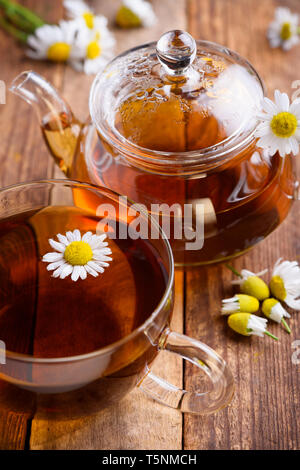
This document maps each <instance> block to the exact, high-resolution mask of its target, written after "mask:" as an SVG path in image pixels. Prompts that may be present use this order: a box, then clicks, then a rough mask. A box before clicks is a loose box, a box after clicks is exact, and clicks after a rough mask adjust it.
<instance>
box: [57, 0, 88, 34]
mask: <svg viewBox="0 0 300 470" xmlns="http://www.w3.org/2000/svg"><path fill="white" fill-rule="evenodd" d="M64 8H65V10H66V12H67V16H68V17H69V18H72V19H77V18H81V19H82V20H83V21H84V22H85V25H86V26H87V27H88V28H89V29H94V26H95V19H96V16H95V14H94V11H93V10H92V9H91V8H90V7H89V6H88V5H87V4H86V3H85V2H83V1H82V0H65V1H64Z"/></svg>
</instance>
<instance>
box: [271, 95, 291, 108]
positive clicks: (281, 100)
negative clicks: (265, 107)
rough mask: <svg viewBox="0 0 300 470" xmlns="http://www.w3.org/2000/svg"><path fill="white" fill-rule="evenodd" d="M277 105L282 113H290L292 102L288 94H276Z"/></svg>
mask: <svg viewBox="0 0 300 470" xmlns="http://www.w3.org/2000/svg"><path fill="white" fill-rule="evenodd" d="M274 98H275V103H276V105H277V106H278V108H279V109H280V110H281V111H288V110H289V107H290V100H289V97H288V95H287V94H286V93H280V91H279V90H275V92H274Z"/></svg>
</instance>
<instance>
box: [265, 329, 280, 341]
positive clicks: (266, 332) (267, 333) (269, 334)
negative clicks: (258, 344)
mask: <svg viewBox="0 0 300 470" xmlns="http://www.w3.org/2000/svg"><path fill="white" fill-rule="evenodd" d="M265 335H267V336H270V338H273V339H275V340H276V341H278V338H277V336H274V335H272V333H270V332H269V331H265Z"/></svg>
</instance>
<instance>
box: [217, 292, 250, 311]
mask: <svg viewBox="0 0 300 470" xmlns="http://www.w3.org/2000/svg"><path fill="white" fill-rule="evenodd" d="M258 309H259V301H258V300H257V299H256V298H255V297H253V296H251V295H246V294H236V295H235V296H234V297H231V298H230V299H223V300H222V310H221V313H222V315H230V313H235V312H249V313H254V312H257V310H258Z"/></svg>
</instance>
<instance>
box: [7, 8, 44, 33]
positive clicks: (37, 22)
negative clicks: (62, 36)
mask: <svg viewBox="0 0 300 470" xmlns="http://www.w3.org/2000/svg"><path fill="white" fill-rule="evenodd" d="M0 7H2V8H3V9H4V13H5V16H6V17H7V18H8V19H9V20H10V21H11V23H13V25H14V26H16V27H17V28H20V29H22V30H24V31H26V32H27V33H33V32H34V31H35V30H36V28H38V27H40V26H43V25H44V24H45V22H44V21H43V20H42V19H41V18H40V17H39V16H37V15H36V14H35V13H33V12H32V11H31V10H29V9H28V8H25V7H23V6H22V5H19V4H18V3H15V2H12V1H10V0H0Z"/></svg>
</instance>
